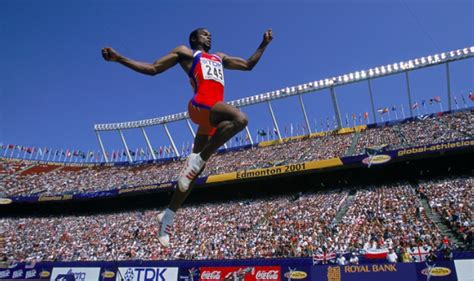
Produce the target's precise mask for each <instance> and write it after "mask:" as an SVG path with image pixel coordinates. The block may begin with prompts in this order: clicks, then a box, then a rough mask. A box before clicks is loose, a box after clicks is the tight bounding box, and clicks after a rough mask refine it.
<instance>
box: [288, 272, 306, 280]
mask: <svg viewBox="0 0 474 281" xmlns="http://www.w3.org/2000/svg"><path fill="white" fill-rule="evenodd" d="M307 276H308V274H307V273H306V272H304V271H290V272H287V273H285V278H288V279H304V278H306V277H307Z"/></svg>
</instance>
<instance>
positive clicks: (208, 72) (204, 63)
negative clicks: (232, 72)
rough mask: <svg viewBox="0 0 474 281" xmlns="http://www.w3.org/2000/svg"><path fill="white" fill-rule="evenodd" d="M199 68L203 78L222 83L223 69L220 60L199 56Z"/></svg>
mask: <svg viewBox="0 0 474 281" xmlns="http://www.w3.org/2000/svg"><path fill="white" fill-rule="evenodd" d="M201 69H202V75H203V77H204V80H214V81H217V82H219V83H221V84H222V85H224V69H223V68H222V63H221V62H220V61H215V60H210V59H206V58H201Z"/></svg>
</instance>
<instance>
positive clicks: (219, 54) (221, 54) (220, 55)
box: [214, 52, 227, 60]
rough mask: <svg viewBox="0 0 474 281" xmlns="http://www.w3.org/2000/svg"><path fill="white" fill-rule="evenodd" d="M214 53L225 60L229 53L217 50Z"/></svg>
mask: <svg viewBox="0 0 474 281" xmlns="http://www.w3.org/2000/svg"><path fill="white" fill-rule="evenodd" d="M214 55H216V56H218V57H219V58H220V59H221V60H224V58H225V57H227V55H226V54H224V53H222V52H215V53H214Z"/></svg>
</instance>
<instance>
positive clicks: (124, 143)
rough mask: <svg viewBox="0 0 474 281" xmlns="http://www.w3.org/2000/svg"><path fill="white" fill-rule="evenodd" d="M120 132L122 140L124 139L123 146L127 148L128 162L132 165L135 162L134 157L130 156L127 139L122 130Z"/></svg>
mask: <svg viewBox="0 0 474 281" xmlns="http://www.w3.org/2000/svg"><path fill="white" fill-rule="evenodd" d="M118 132H119V134H120V138H121V139H122V143H123V146H124V147H125V154H126V155H127V158H128V161H129V162H130V163H132V162H133V159H132V155H130V150H129V149H128V145H127V142H126V141H125V137H124V136H123V132H122V130H118Z"/></svg>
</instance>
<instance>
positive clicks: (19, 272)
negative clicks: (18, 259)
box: [12, 269, 23, 279]
mask: <svg viewBox="0 0 474 281" xmlns="http://www.w3.org/2000/svg"><path fill="white" fill-rule="evenodd" d="M22 275H23V270H21V269H19V270H15V271H13V275H12V278H13V279H15V278H20V277H21V276H22Z"/></svg>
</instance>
